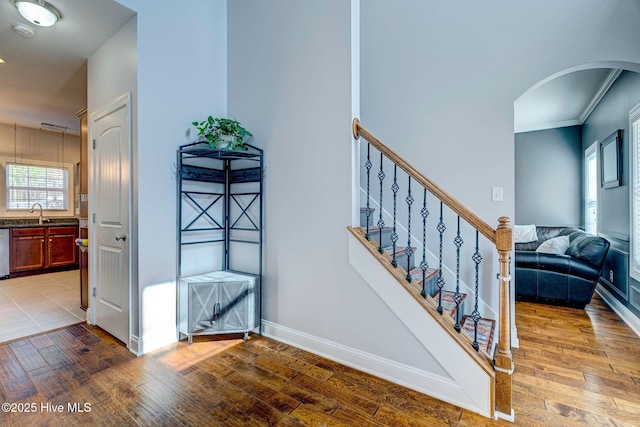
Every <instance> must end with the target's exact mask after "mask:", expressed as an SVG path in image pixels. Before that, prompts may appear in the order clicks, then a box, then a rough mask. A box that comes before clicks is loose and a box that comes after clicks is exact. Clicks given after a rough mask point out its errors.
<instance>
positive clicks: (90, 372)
mask: <svg viewBox="0 0 640 427" xmlns="http://www.w3.org/2000/svg"><path fill="white" fill-rule="evenodd" d="M516 319H517V327H518V334H519V338H520V348H519V349H514V359H515V363H516V372H515V374H514V387H513V390H514V407H515V412H516V422H515V425H526V426H578V425H579V426H585V425H589V426H592V425H593V426H600V425H603V426H638V425H640V339H639V338H638V337H637V336H635V335H634V334H633V333H632V332H631V330H630V329H629V328H627V327H626V325H624V324H623V323H622V322H621V321H620V319H619V318H618V317H617V316H616V315H615V314H614V313H612V312H611V310H610V309H609V308H607V307H606V306H605V305H604V304H603V303H602V301H601V300H600V299H599V298H597V297H595V298H594V300H593V302H592V304H590V305H589V306H588V307H587V309H586V310H585V311H583V310H575V309H570V308H561V307H550V306H545V305H538V304H532V303H517V304H516ZM0 399H1V401H2V402H7V403H10V404H13V405H12V406H13V407H12V408H10V409H14V410H16V411H18V410H19V412H4V411H3V412H0V425H19V426H34V425H38V426H39V425H54V426H55V425H65V426H75V425H117V426H137V425H143V426H174V425H180V424H182V425H189V426H200V425H203V426H216V425H218V426H252V425H253V426H263V425H282V426H290V425H310V426H323V425H331V426H340V425H344V426H441V425H442V426H446V425H454V426H492V425H513V424H511V423H509V422H506V421H503V420H500V421H493V420H489V419H486V418H484V417H481V416H479V415H476V414H473V413H471V412H469V411H466V410H463V409H460V408H458V407H456V406H453V405H450V404H448V403H444V402H441V401H438V400H436V399H433V398H430V397H428V396H424V395H422V394H420V393H417V392H415V391H412V390H409V389H406V388H404V387H401V386H398V385H395V384H392V383H389V382H387V381H385V380H382V379H379V378H376V377H372V376H370V375H367V374H364V373H362V372H360V371H357V370H355V369H351V368H348V367H345V366H342V365H340V364H337V363H335V362H332V361H329V360H327V359H323V358H321V357H318V356H315V355H313V354H310V353H308V352H305V351H302V350H299V349H296V348H294V347H291V346H288V345H285V344H282V343H278V342H276V341H273V340H270V339H267V338H264V337H259V336H252V337H251V339H250V340H249V341H247V342H244V341H242V340H241V339H222V338H212V337H196V338H195V339H194V344H193V345H192V346H188V345H186V343H185V342H180V343H176V344H174V345H171V346H168V347H166V348H163V349H161V350H159V351H157V352H154V353H152V354H149V355H146V356H143V357H139V358H136V357H134V356H133V355H132V354H130V353H129V352H128V350H127V349H126V348H124V346H122V344H120V343H119V342H118V341H117V340H115V339H114V338H112V337H111V336H110V335H108V334H106V333H104V332H103V331H101V330H100V329H98V328H94V327H91V326H88V325H76V326H72V327H68V328H65V329H61V330H57V331H53V332H48V333H44V334H41V335H37V336H32V337H29V338H25V339H22V340H18V341H14V342H11V343H5V344H2V345H0ZM27 411H30V412H27Z"/></svg>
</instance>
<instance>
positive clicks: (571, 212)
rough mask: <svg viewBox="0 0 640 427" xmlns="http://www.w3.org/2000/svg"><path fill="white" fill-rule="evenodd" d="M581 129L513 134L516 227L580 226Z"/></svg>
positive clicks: (559, 129) (569, 128) (578, 127)
mask: <svg viewBox="0 0 640 427" xmlns="http://www.w3.org/2000/svg"><path fill="white" fill-rule="evenodd" d="M581 133H582V129H581V127H580V126H571V127H564V128H558V129H548V130H542V131H537V132H524V133H518V134H516V138H515V144H516V147H515V159H516V164H515V173H516V186H515V188H516V216H515V223H516V224H537V225H570V226H580V225H581V224H582V206H581V200H582V188H583V186H582V182H583V181H582V161H583V150H582V135H581Z"/></svg>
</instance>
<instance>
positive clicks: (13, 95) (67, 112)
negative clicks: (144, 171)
mask: <svg viewBox="0 0 640 427" xmlns="http://www.w3.org/2000/svg"><path fill="white" fill-rule="evenodd" d="M49 3H51V4H53V5H54V6H55V7H56V8H57V9H58V10H59V11H60V13H61V14H62V19H61V20H60V21H59V22H58V23H56V24H55V25H54V26H52V27H46V28H45V27H38V26H37V25H33V24H30V23H29V22H27V21H26V20H24V19H23V18H22V17H21V16H20V14H19V13H18V10H17V9H16V8H15V6H14V5H13V3H12V2H11V0H0V58H3V59H4V60H5V61H6V63H4V64H0V122H2V123H10V124H13V123H16V124H19V125H23V126H28V127H34V128H39V127H40V123H42V122H44V123H52V124H55V125H59V126H64V127H67V128H68V129H69V131H70V132H77V131H78V129H79V127H80V124H79V121H78V118H77V117H76V115H75V113H76V112H77V111H79V110H81V109H82V108H84V107H86V105H87V57H89V55H90V54H91V53H92V52H93V51H95V50H96V49H97V48H98V47H99V46H100V45H102V44H103V43H104V42H105V41H106V40H107V39H109V37H111V36H112V35H113V34H114V33H115V32H117V31H118V30H119V29H120V28H121V27H122V26H123V25H124V24H125V23H126V22H127V21H128V20H129V19H131V17H132V16H133V15H134V12H133V11H131V10H129V9H128V8H126V7H124V6H122V5H120V4H119V3H116V2H115V1H112V0H49ZM16 23H23V24H28V25H29V26H31V27H32V28H34V29H35V31H36V35H35V37H33V38H26V37H23V36H21V35H19V34H18V33H17V32H15V31H14V30H13V25H14V24H16Z"/></svg>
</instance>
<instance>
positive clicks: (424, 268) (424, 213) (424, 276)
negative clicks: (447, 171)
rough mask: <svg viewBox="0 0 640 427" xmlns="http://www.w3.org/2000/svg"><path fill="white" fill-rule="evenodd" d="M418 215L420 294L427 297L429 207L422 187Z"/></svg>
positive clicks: (425, 192) (425, 191) (425, 190)
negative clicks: (420, 225)
mask: <svg viewBox="0 0 640 427" xmlns="http://www.w3.org/2000/svg"><path fill="white" fill-rule="evenodd" d="M420 215H422V262H421V263H420V268H421V269H422V292H421V294H422V296H423V297H424V298H426V297H427V284H426V283H425V280H426V279H427V269H428V268H429V263H428V262H427V217H428V216H429V209H427V189H426V188H425V189H424V193H423V195H422V209H420Z"/></svg>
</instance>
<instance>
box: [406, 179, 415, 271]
mask: <svg viewBox="0 0 640 427" xmlns="http://www.w3.org/2000/svg"><path fill="white" fill-rule="evenodd" d="M405 200H406V202H407V247H406V248H405V250H404V252H405V253H406V254H407V275H406V276H405V279H407V282H409V283H411V255H413V248H412V247H411V205H412V204H413V202H414V199H413V196H412V195H411V175H409V185H408V187H407V198H406V199H405Z"/></svg>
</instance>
